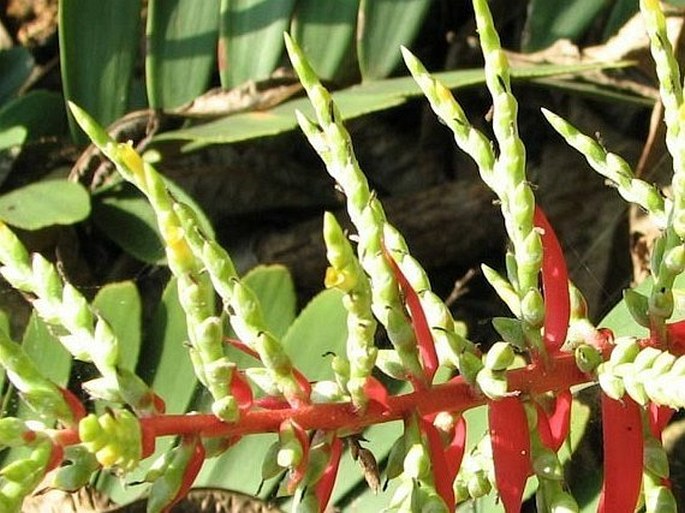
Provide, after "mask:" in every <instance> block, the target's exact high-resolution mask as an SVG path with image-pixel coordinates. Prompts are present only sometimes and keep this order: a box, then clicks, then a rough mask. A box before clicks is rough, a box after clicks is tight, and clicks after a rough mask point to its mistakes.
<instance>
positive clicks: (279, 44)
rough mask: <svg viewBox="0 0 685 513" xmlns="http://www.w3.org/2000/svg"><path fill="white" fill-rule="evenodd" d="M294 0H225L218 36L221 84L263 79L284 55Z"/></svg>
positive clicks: (222, 2) (225, 85) (236, 83)
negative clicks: (285, 35)
mask: <svg viewBox="0 0 685 513" xmlns="http://www.w3.org/2000/svg"><path fill="white" fill-rule="evenodd" d="M294 5H295V0H222V1H221V28H220V39H219V74H220V75H221V85H222V87H224V88H225V89H230V88H232V87H235V86H237V85H240V84H242V83H244V82H247V81H248V80H264V79H266V78H269V76H270V75H271V73H273V71H274V70H275V69H276V66H278V63H279V61H280V59H281V55H282V54H283V47H284V43H283V32H284V31H285V30H286V28H288V23H289V21H290V16H291V14H292V11H293V7H294Z"/></svg>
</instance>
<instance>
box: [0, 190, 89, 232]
mask: <svg viewBox="0 0 685 513" xmlns="http://www.w3.org/2000/svg"><path fill="white" fill-rule="evenodd" d="M89 213H90V196H89V195H88V191H86V189H85V188H84V187H83V186H82V185H81V184H78V183H75V182H68V181H66V180H45V181H42V182H35V183H32V184H29V185H26V186H24V187H20V188H19V189H15V190H13V191H11V192H8V193H7V194H3V195H2V196H0V219H2V220H3V221H5V222H6V223H7V224H10V225H12V226H16V227H17V228H22V229H24V230H38V229H40V228H45V227H46V226H52V225H55V224H73V223H77V222H79V221H82V220H83V219H85V218H86V217H88V214H89Z"/></svg>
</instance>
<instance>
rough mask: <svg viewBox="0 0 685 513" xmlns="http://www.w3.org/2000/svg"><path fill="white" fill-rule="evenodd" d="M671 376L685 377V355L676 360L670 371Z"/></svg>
mask: <svg viewBox="0 0 685 513" xmlns="http://www.w3.org/2000/svg"><path fill="white" fill-rule="evenodd" d="M669 374H670V375H672V376H685V355H682V356H679V357H678V358H676V360H675V362H673V365H672V366H671V369H670V370H669Z"/></svg>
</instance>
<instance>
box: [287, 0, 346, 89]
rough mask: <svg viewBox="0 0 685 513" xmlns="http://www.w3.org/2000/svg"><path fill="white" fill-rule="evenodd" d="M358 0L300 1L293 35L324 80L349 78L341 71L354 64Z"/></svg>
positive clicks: (291, 30)
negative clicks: (352, 55)
mask: <svg viewBox="0 0 685 513" xmlns="http://www.w3.org/2000/svg"><path fill="white" fill-rule="evenodd" d="M358 11H359V0H300V1H299V2H298V3H297V8H296V11H295V16H294V17H293V22H292V25H291V29H290V34H291V35H292V37H293V39H295V41H297V43H298V44H299V45H300V47H301V48H302V49H303V50H304V52H305V54H307V56H308V57H309V60H310V63H311V65H312V67H313V68H314V71H316V74H317V76H318V77H319V78H321V79H322V80H336V79H338V78H340V76H341V75H342V76H343V77H344V76H346V75H349V73H345V70H343V69H341V67H342V66H343V64H345V63H348V62H351V60H352V59H351V56H350V54H351V53H352V51H353V50H354V46H353V42H354V32H355V27H356V25H357V13H358Z"/></svg>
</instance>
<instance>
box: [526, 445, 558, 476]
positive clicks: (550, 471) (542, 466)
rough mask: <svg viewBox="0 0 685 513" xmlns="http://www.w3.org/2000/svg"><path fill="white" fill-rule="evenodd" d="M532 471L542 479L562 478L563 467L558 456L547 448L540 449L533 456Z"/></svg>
mask: <svg viewBox="0 0 685 513" xmlns="http://www.w3.org/2000/svg"><path fill="white" fill-rule="evenodd" d="M533 471H534V472H535V474H536V475H537V476H538V477H540V478H542V479H551V480H553V481H563V480H564V469H563V468H562V467H561V463H559V458H558V457H557V455H556V453H555V452H554V451H552V450H550V449H547V448H543V449H541V450H540V451H539V453H538V454H536V455H535V457H534V458H533Z"/></svg>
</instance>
